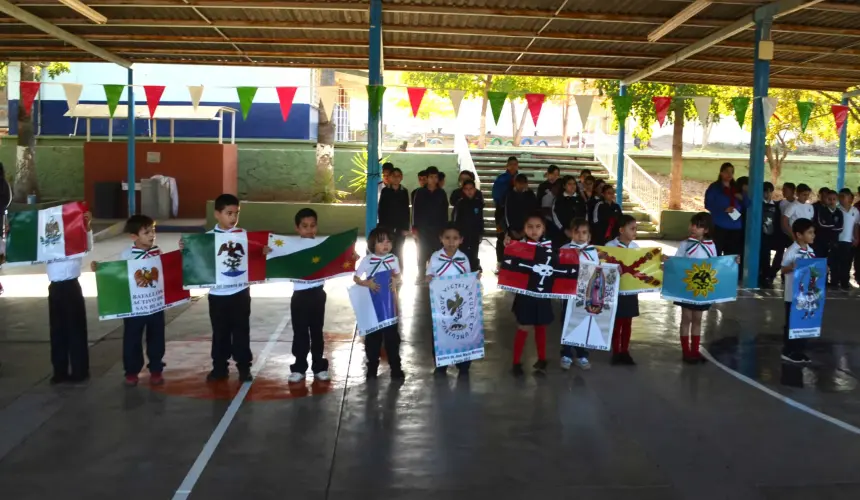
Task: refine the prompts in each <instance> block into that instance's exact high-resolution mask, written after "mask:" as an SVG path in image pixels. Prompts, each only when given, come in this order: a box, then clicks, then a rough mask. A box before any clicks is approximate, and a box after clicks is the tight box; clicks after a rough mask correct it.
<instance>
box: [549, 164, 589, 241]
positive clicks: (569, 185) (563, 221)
mask: <svg viewBox="0 0 860 500" xmlns="http://www.w3.org/2000/svg"><path fill="white" fill-rule="evenodd" d="M561 184H562V192H561V193H560V194H559V195H558V196H556V198H555V200H554V201H553V203H552V223H553V227H554V230H553V232H552V235H553V241H552V244H553V247H554V248H561V246H562V245H564V244H565V243H567V242H568V240H569V238H568V237H567V235H566V234H565V231H569V230H570V223H571V222H572V221H573V220H574V219H578V218H585V217H586V213H585V199H584V198H583V197H582V194H581V193H580V191H579V189H578V186H579V185H578V184H577V182H576V178H574V177H573V176H570V175H566V176H564V177H562V178H561Z"/></svg>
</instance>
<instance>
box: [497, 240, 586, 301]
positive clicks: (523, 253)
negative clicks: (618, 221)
mask: <svg viewBox="0 0 860 500" xmlns="http://www.w3.org/2000/svg"><path fill="white" fill-rule="evenodd" d="M548 243H549V242H540V243H535V242H532V241H529V242H525V241H523V242H520V241H516V242H512V243H510V244H509V245H508V246H506V247H505V256H504V259H502V266H501V269H500V270H499V288H501V289H502V290H507V291H509V292H514V293H521V294H524V295H530V296H532V297H542V298H559V299H567V298H570V296H571V295H576V280H577V277H578V275H579V252H578V251H577V250H576V249H572V248H570V249H568V248H563V249H561V250H559V252H558V253H556V252H553V250H552V247H551V246H550V245H549V244H548Z"/></svg>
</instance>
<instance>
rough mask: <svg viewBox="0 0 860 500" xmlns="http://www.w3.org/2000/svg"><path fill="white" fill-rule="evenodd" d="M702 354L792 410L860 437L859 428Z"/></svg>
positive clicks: (707, 353)
mask: <svg viewBox="0 0 860 500" xmlns="http://www.w3.org/2000/svg"><path fill="white" fill-rule="evenodd" d="M702 353H703V354H704V355H705V357H706V358H708V361H710V362H711V363H713V364H714V365H716V366H717V367H718V368H720V369H721V370H723V371H724V372H726V373H728V374H729V375H731V376H732V377H734V378H736V379H738V380H740V381H741V382H745V383H747V384H749V385H751V386H753V387H755V388H756V389H758V390H760V391H762V392H764V393H765V394H767V395H769V396H772V397H774V398H776V399H778V400H780V401H782V402H783V403H785V404H787V405H788V406H791V407H792V408H794V409H796V410H800V411H802V412H804V413H806V414H808V415H812V416H813V417H817V418H820V419H821V420H824V421H825V422H828V423H831V424H833V425H835V426H837V427H839V428H841V429H843V430H846V431H848V432H851V433H853V434H857V435H860V428H857V427H855V426H853V425H851V424H849V423H847V422H843V421H842V420H839V419H838V418H835V417H831V416H830V415H827V414H825V413H821V412H820V411H818V410H816V409H815V408H810V407H809V406H806V405H805V404H803V403H800V402H797V401H795V400H793V399H791V398H790V397H788V396H784V395H782V394H780V393H778V392H777V391H775V390H773V389H771V388H769V387H766V386H764V385H762V384H761V383H759V382H757V381H755V380H753V379H751V378H749V377H747V376H746V375H744V374H742V373H738V372H737V371H735V370H732V369H731V368H729V367H728V366H726V365H724V364H722V363H720V362H719V361H717V360H716V358H714V357H713V356H711V353H710V352H708V350H707V349H705V348H704V347H703V348H702Z"/></svg>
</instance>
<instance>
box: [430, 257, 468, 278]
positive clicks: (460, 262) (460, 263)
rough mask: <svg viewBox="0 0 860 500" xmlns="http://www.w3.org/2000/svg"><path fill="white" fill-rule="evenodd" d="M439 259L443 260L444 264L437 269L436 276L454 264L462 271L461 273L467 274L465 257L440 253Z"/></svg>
mask: <svg viewBox="0 0 860 500" xmlns="http://www.w3.org/2000/svg"><path fill="white" fill-rule="evenodd" d="M439 260H440V261H441V262H442V265H440V266H439V268H438V269H436V276H442V275H443V274H445V273H446V272H447V271H448V269H450V268H451V266H454V267H455V268H456V269H457V271H460V274H466V265H465V263H466V258H465V257H448V256H447V255H445V254H444V253H443V254H441V255H439Z"/></svg>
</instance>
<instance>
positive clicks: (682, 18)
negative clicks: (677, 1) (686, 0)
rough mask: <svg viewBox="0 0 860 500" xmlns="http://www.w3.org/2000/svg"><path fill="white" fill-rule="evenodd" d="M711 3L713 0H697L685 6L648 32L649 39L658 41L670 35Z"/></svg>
mask: <svg viewBox="0 0 860 500" xmlns="http://www.w3.org/2000/svg"><path fill="white" fill-rule="evenodd" d="M710 4H711V0H696V1H695V2H693V3H691V4H690V5H688V6H686V7H684V8H683V9H682V10H681V12H678V13H677V14H675V15H674V16H672V19H669V20H668V21H666V22H665V23H663V24H661V25H660V26H658V27H657V28H656V29H654V30H653V31H651V33H648V41H649V42H656V41H657V40H659V39H661V38H663V37H664V36H666V35H668V34H669V33H670V32H671V31H672V30H674V29H675V28H677V27H679V26H681V25H682V24H684V23H686V22H687V21H689V20H690V19H692V18H693V16H695V15H696V14H698V13H699V12H702V11H703V10H705V9H706V8H708V5H710Z"/></svg>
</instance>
